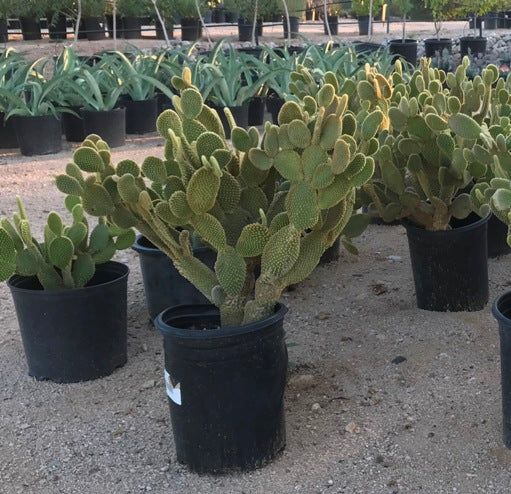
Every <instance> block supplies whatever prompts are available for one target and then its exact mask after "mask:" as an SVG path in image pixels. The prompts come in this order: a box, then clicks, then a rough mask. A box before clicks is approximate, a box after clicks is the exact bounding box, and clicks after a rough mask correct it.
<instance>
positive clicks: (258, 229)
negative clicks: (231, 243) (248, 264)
mask: <svg viewBox="0 0 511 494" xmlns="http://www.w3.org/2000/svg"><path fill="white" fill-rule="evenodd" d="M283 226H285V225H283ZM270 237H271V233H270V231H269V230H268V228H267V227H266V226H264V225H261V224H260V223H251V224H250V225H246V226H245V227H244V228H243V230H242V231H241V234H240V236H239V237H238V240H237V242H236V251H237V252H238V253H239V254H240V255H241V256H243V257H257V256H260V255H261V254H262V252H263V249H264V246H265V245H266V243H267V242H268V240H269V238H270Z"/></svg>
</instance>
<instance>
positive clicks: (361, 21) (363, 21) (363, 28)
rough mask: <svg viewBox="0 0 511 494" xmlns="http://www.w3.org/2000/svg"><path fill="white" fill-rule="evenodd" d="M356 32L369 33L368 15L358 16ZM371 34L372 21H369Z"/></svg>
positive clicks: (361, 34) (364, 34) (362, 34)
mask: <svg viewBox="0 0 511 494" xmlns="http://www.w3.org/2000/svg"><path fill="white" fill-rule="evenodd" d="M358 34H359V35H360V36H367V35H368V34H369V16H368V15H361V16H360V17H359V18H358ZM371 34H373V23H371Z"/></svg>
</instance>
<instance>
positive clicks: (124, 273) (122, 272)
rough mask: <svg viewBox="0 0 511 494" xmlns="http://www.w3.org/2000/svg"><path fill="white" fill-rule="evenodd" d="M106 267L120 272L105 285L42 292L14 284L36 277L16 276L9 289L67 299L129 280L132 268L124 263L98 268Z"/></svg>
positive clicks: (107, 263) (11, 279) (111, 263)
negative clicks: (67, 297) (66, 297)
mask: <svg viewBox="0 0 511 494" xmlns="http://www.w3.org/2000/svg"><path fill="white" fill-rule="evenodd" d="M106 265H109V266H112V267H115V269H116V270H117V271H118V272H117V273H115V277H114V278H113V279H111V280H109V281H105V282H104V283H98V284H97V285H91V286H84V287H81V288H67V289H61V290H44V289H43V290H40V289H37V290H35V289H33V288H23V287H20V286H17V285H15V284H14V283H15V282H16V281H17V280H19V281H23V280H27V279H31V278H35V276H21V275H18V274H15V275H13V276H11V277H10V278H9V279H8V280H7V286H8V287H9V289H10V290H11V292H20V293H37V294H42V295H45V296H51V297H65V296H70V294H72V295H73V296H74V295H75V294H79V293H81V292H86V291H88V292H90V291H91V290H94V289H97V288H100V287H104V286H108V285H111V284H113V283H116V282H118V281H119V280H122V279H125V278H127V277H128V275H129V273H130V268H129V267H128V266H127V265H126V264H124V263H122V262H118V261H108V262H106V263H103V264H99V265H98V266H106Z"/></svg>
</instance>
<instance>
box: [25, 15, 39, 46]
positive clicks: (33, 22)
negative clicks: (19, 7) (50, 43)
mask: <svg viewBox="0 0 511 494" xmlns="http://www.w3.org/2000/svg"><path fill="white" fill-rule="evenodd" d="M20 25H21V34H22V35H23V39H24V40H25V41H34V40H37V39H41V23H40V22H39V19H35V18H34V17H20Z"/></svg>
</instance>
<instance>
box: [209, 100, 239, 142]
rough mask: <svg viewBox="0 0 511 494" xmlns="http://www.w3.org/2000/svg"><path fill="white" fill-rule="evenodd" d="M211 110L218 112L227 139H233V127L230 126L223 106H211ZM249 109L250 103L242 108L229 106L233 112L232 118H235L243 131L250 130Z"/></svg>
mask: <svg viewBox="0 0 511 494" xmlns="http://www.w3.org/2000/svg"><path fill="white" fill-rule="evenodd" d="M209 106H210V108H212V109H213V110H216V111H217V113H218V116H219V117H220V120H221V121H222V125H223V126H224V132H225V137H226V139H230V138H231V127H230V126H229V122H228V120H227V117H226V116H225V113H224V107H223V106H216V105H211V104H210V105H209ZM248 107H249V103H248V102H247V103H245V104H244V105H241V106H229V107H228V108H229V110H231V113H232V116H233V117H234V121H235V122H236V125H237V126H238V127H242V128H243V129H248Z"/></svg>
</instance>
